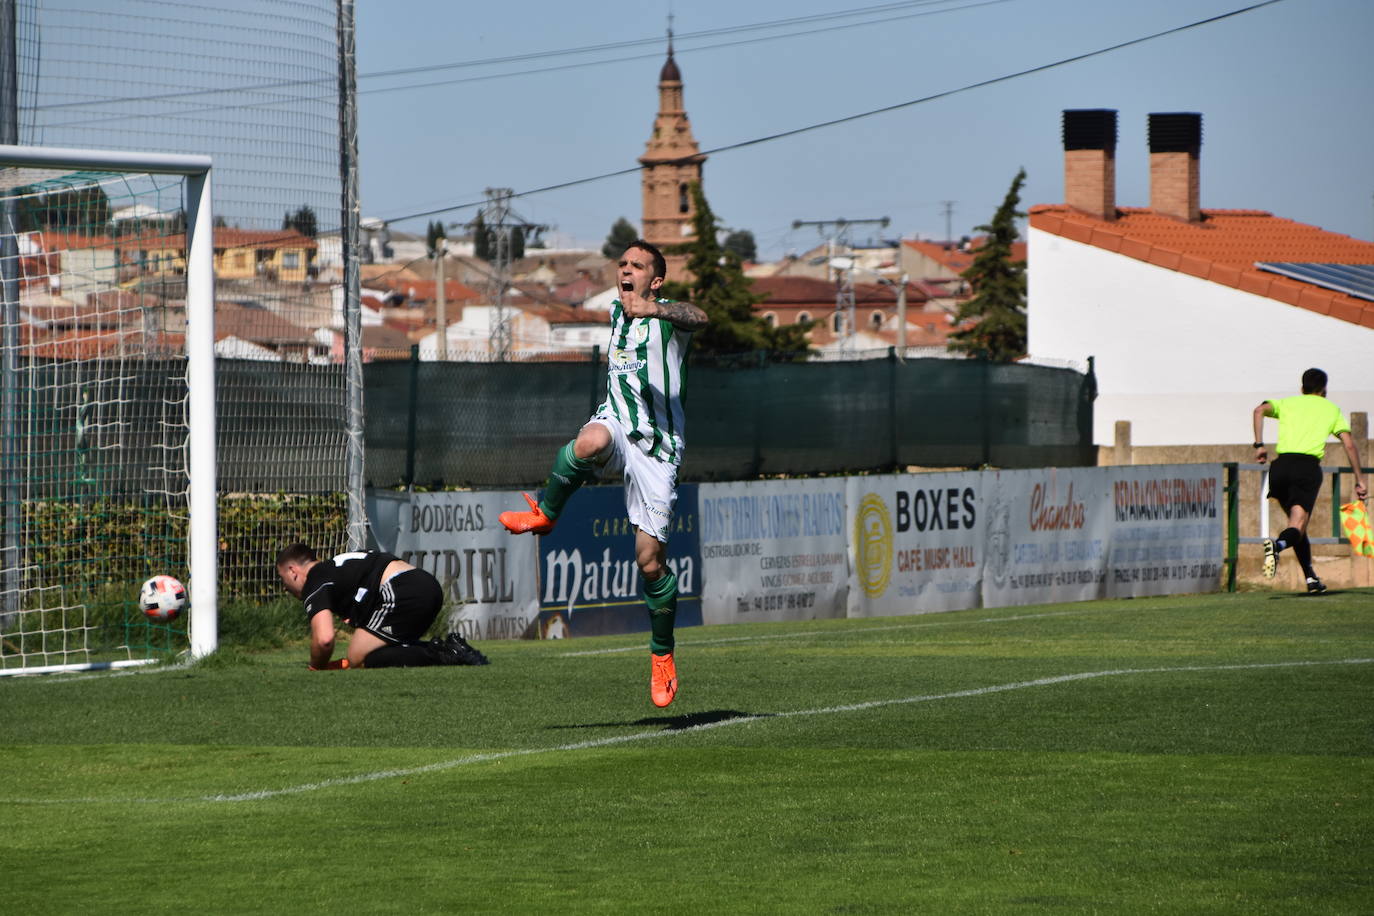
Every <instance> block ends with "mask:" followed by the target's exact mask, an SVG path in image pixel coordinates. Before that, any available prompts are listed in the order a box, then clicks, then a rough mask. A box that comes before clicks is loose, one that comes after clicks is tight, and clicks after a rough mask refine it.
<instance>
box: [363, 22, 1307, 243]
mask: <svg viewBox="0 0 1374 916" xmlns="http://www.w3.org/2000/svg"><path fill="white" fill-rule="evenodd" d="M1282 2H1284V0H1262V2H1259V3H1253V4H1251V5H1249V6H1243V7H1240V8H1239V9H1234V10H1231V11H1230V12H1226V13H1220V14H1218V15H1216V16H1209V17H1207V18H1206V19H1199V20H1196V21H1194V22H1189V23H1186V24H1184V25H1180V26H1174V27H1173V28H1169V29H1165V30H1163V31H1161V32H1154V33H1151V34H1149V35H1144V36H1141V37H1139V38H1132V39H1130V40H1129V41H1123V42H1118V43H1117V44H1114V45H1108V46H1107V47H1105V48H1098V49H1097V50H1096V51H1087V52H1084V53H1082V54H1075V55H1073V56H1072V57H1064V58H1061V59H1059V60H1056V61H1051V62H1050V63H1047V64H1040V65H1038V66H1035V67H1029V68H1027V69H1025V70H1017V71H1016V72H1014V73H1007V74H1003V75H1002V76H995V77H992V78H990V79H985V80H980V81H978V82H976V83H969V84H967V85H965V86H960V87H959V88H957V89H947V90H945V91H944V92H937V93H934V94H932V95H927V96H922V97H921V98H918V99H911V100H909V101H906V102H898V103H896V104H893V105H884V106H883V107H881V108H872V109H869V110H868V111H861V112H859V113H857V114H852V115H845V116H844V117H840V118H832V119H830V120H828V121H817V122H815V123H813V124H808V125H806V126H804V127H795V128H792V129H791V130H784V131H779V132H778V133H774V134H768V135H766V136H763V137H755V138H753V139H752V140H741V141H739V142H737V143H729V144H726V145H725V146H717V147H715V148H713V149H707V150H702V151H701V152H702V154H704V155H708V156H709V155H715V154H717V153H727V152H732V151H734V150H738V149H745V148H747V147H750V146H758V145H759V144H762V143H771V142H773V141H775V140H782V139H786V138H788V137H795V136H798V135H800V134H804V133H809V132H810V131H813V130H820V129H822V128H825V127H834V126H836V125H838V124H847V123H849V122H851V121H858V120H861V119H863V118H871V117H873V116H875V115H880V114H887V113H889V112H893V111H899V110H901V109H903V108H910V107H912V106H914V105H922V104H925V103H926V102H933V101H937V100H939V99H945V98H949V97H951V96H955V95H959V94H961V93H964V92H971V91H973V90H974V89H983V88H986V87H988V86H995V85H997V84H998V83H1005V82H1008V81H1010V80H1014V79H1020V78H1021V77H1024V76H1030V75H1032V74H1035V73H1043V72H1045V71H1047V70H1053V69H1055V68H1057V67H1063V66H1067V65H1069V64H1074V63H1078V62H1080V61H1084V60H1088V59H1090V58H1093V57H1100V56H1102V55H1103V54H1110V53H1112V52H1114V51H1120V50H1122V49H1123V48H1129V47H1132V46H1134V45H1138V44H1144V43H1145V42H1147V41H1154V40H1156V39H1158V38H1165V37H1168V36H1170V35H1177V34H1179V33H1181V32H1186V31H1188V30H1190V29H1196V28H1200V27H1202V26H1205V25H1211V24H1213V23H1216V22H1221V21H1222V20H1225V19H1230V18H1232V17H1234V16H1240V15H1243V14H1245V13H1250V12H1254V11H1255V10H1258V9H1262V8H1264V7H1266V6H1274V5H1275V4H1278V3H1282ZM670 164H671V163H670ZM641 168H642V166H638V165H636V166H630V167H628V168H623V169H616V170H615V171H613V172H605V173H603V174H600V175H592V176H589V177H586V178H574V179H572V180H569V181H561V182H558V183H556V184H549V185H544V186H543V187H539V188H531V189H529V190H527V191H521V192H519V193H517V194H515V195H513V196H514V197H528V196H531V195H534V194H544V193H547V192H549V191H562V190H565V189H567V188H572V187H577V186H579V185H584V184H590V183H592V182H595V181H604V180H606V179H608V178H618V177H620V176H622V175H630V174H633V173H635V172H638V171H640V170H641ZM480 205H481V202H480V201H474V202H471V203H462V204H454V205H453V206H451V207H442V208H440V209H437V210H426V211H424V212H421V213H411V214H407V215H405V216H395V217H391V218H390V219H387V220H384V222H386V223H396V222H401V221H403V220H409V219H419V218H421V217H425V216H435V215H437V214H440V213H450V212H452V211H454V210H465V209H468V208H470V207H476V206H480Z"/></svg>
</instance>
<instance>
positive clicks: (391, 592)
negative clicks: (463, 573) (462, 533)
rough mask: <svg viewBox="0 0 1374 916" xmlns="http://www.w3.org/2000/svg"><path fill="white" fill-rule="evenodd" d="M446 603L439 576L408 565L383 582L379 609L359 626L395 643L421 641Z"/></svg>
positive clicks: (380, 590)
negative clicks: (403, 570) (409, 567)
mask: <svg viewBox="0 0 1374 916" xmlns="http://www.w3.org/2000/svg"><path fill="white" fill-rule="evenodd" d="M443 606H444V589H443V587H442V586H441V585H440V584H439V580H438V579H436V578H434V577H433V576H432V575H430V574H429V573H428V572H426V571H425V570H423V569H407V570H406V571H405V572H403V573H397V574H396V575H394V576H392V577H391V578H390V579H387V580H386V581H385V582H383V583H382V587H381V588H380V589H379V590H378V600H377V607H376V609H374V610H373V612H372V614H371V615H370V616H369V617H368V618H367V620H366V621H363V622H362V623H359V624H357V626H358V629H361V630H366V631H367V632H369V633H371V634H372V635H373V636H376V637H378V638H380V639H384V640H386V641H387V642H389V643H392V644H395V645H402V644H405V643H412V642H419V641H420V640H421V639H423V638H424V635H425V633H426V632H427V631H428V630H429V628H430V627H431V626H432V625H433V624H434V620H435V618H437V617H438V616H439V609H440V608H442V607H443Z"/></svg>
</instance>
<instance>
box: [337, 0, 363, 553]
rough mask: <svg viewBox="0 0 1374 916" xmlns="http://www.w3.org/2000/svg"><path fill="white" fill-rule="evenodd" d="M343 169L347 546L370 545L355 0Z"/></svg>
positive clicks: (343, 47) (344, 39)
mask: <svg viewBox="0 0 1374 916" xmlns="http://www.w3.org/2000/svg"><path fill="white" fill-rule="evenodd" d="M338 33H339V36H338V40H339V172H340V177H341V178H342V179H343V181H342V184H343V223H342V225H341V226H340V231H341V232H342V234H343V245H342V248H343V264H344V270H343V283H344V289H343V293H344V296H343V299H344V388H345V390H346V398H347V401H348V407H347V413H348V417H347V420H348V459H347V464H348V470H347V487H348V549H349V550H362V549H364V548H365V547H366V545H367V507H366V505H365V503H364V501H363V347H362V330H363V323H362V299H361V298H360V297H361V287H360V282H359V273H358V216H359V214H358V71H357V56H356V53H357V52H356V46H355V40H354V28H353V0H339V6H338Z"/></svg>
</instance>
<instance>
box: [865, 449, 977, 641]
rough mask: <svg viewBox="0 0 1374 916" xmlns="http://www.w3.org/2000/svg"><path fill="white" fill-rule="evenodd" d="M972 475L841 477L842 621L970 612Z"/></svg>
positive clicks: (973, 596)
mask: <svg viewBox="0 0 1374 916" xmlns="http://www.w3.org/2000/svg"><path fill="white" fill-rule="evenodd" d="M982 481H983V477H982V474H981V473H979V472H978V471H968V472H961V473H940V474H891V475H881V476H873V477H850V478H848V479H847V481H846V483H847V494H848V498H847V502H848V515H847V517H848V530H849V533H850V568H851V569H852V570H853V572H852V574H851V577H850V585H849V610H848V616H850V617H880V616H889V615H896V614H920V613H925V612H928V611H955V610H962V609H964V608H971V607H978V604H979V598H980V582H981V579H982V575H983V570H982V566H983V556H982V555H983V530H984V526H983V518H982V514H983V499H982V496H981V493H980V490H981V487H982Z"/></svg>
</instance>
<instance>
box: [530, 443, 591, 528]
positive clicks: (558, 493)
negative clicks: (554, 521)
mask: <svg viewBox="0 0 1374 916" xmlns="http://www.w3.org/2000/svg"><path fill="white" fill-rule="evenodd" d="M595 476H596V464H595V463H594V462H593V461H591V460H590V459H587V458H579V457H577V455H575V454H574V453H573V443H572V442H569V443H568V444H567V445H565V446H563V447H562V448H560V449H559V450H558V455H557V456H556V457H555V458H554V459H553V468H552V470H550V471H549V479H548V481H547V482H546V483H545V484H544V498H543V499H541V500H539V508H540V509H542V510H543V512H544V514H545V515H547V516H548V517H549V518H558V514H559V513H560V512H562V511H563V506H564V504H565V503H567V501H568V499H569V497H571V496H572V495H573V494H574V493H576V492H577V488H578V487H580V486H582V485H583V484H584V483H586V482H587V481H589V480H591V479H592V478H593V477H595Z"/></svg>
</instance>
